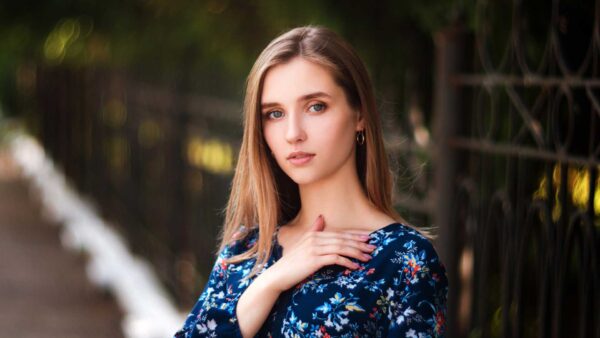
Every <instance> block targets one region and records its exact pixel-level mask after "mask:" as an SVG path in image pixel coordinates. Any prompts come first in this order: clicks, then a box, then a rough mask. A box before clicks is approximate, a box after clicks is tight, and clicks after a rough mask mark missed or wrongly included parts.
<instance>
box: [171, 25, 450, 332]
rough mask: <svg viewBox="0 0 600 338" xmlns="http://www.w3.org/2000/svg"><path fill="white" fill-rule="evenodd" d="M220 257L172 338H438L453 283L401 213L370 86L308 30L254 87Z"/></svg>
mask: <svg viewBox="0 0 600 338" xmlns="http://www.w3.org/2000/svg"><path fill="white" fill-rule="evenodd" d="M244 115H245V120H244V135H243V141H242V145H241V149H240V153H239V159H238V162H237V168H236V171H235V175H234V178H233V183H232V188H231V195H230V198H229V202H228V204H227V209H226V217H225V224H224V228H223V231H222V233H221V243H220V246H219V250H218V251H219V254H218V257H217V259H216V262H215V264H214V267H213V270H212V272H211V274H210V276H209V279H208V282H207V284H206V286H205V288H204V291H203V292H202V294H201V295H200V298H199V299H198V302H197V303H196V305H195V306H194V308H193V309H192V311H191V313H190V314H189V316H188V318H187V320H186V321H185V324H184V325H183V328H182V329H181V330H179V331H178V332H177V333H176V334H175V337H430V336H433V337H436V336H441V335H442V334H443V332H444V328H445V326H444V322H445V312H446V306H445V303H446V294H447V288H448V282H447V279H446V272H445V268H444V266H443V264H442V263H441V262H440V260H439V258H438V256H437V254H436V251H435V249H434V248H433V246H432V244H431V242H430V238H429V237H428V235H427V233H424V232H421V231H419V230H417V228H415V227H413V226H412V225H409V224H408V223H407V222H406V221H404V220H403V219H402V218H401V217H400V216H399V215H398V214H397V213H396V212H395V211H394V209H393V207H392V185H393V179H392V174H391V171H390V168H389V167H388V162H387V155H386V152H385V149H384V146H383V140H382V134H381V125H380V119H379V115H378V112H377V108H376V103H375V98H374V94H373V88H372V85H371V81H370V79H369V76H368V73H367V71H366V68H365V66H364V64H363V63H362V61H361V60H360V59H359V57H358V56H357V54H356V53H355V52H354V50H353V49H352V47H351V46H350V45H348V44H347V43H346V42H345V41H343V40H342V39H341V38H340V37H339V36H338V35H336V34H335V33H334V32H332V31H331V30H329V29H326V28H323V27H317V26H306V27H298V28H295V29H292V30H290V31H288V32H286V33H284V34H283V35H281V36H279V37H277V38H276V39H275V40H273V41H272V42H271V43H270V44H269V45H268V46H267V47H266V48H265V50H264V51H263V52H262V53H261V54H260V56H259V57H258V59H257V60H256V63H255V64H254V66H253V67H252V70H251V72H250V75H249V76H248V79H247V90H246V97H245V101H244Z"/></svg>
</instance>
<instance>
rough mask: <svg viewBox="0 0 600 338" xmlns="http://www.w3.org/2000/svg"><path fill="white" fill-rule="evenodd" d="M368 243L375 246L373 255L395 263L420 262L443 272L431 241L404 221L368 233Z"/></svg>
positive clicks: (443, 268)
mask: <svg viewBox="0 0 600 338" xmlns="http://www.w3.org/2000/svg"><path fill="white" fill-rule="evenodd" d="M370 237H371V239H370V240H369V243H370V244H373V245H376V246H377V248H376V249H375V250H374V251H373V252H372V255H373V256H380V258H384V259H386V260H389V261H390V262H391V263H397V264H402V265H405V264H417V263H418V264H422V265H426V266H428V267H429V268H431V269H436V270H439V271H438V272H439V273H444V274H445V267H444V264H443V263H442V261H441V260H440V258H439V256H438V253H437V251H436V249H435V247H434V245H433V243H432V241H431V240H430V239H429V238H427V237H425V235H423V234H422V233H420V232H419V231H417V230H416V229H414V228H412V227H411V226H408V225H406V224H404V223H399V222H397V223H392V224H390V225H387V226H385V227H383V228H381V229H379V230H376V231H374V232H372V233H371V234H370Z"/></svg>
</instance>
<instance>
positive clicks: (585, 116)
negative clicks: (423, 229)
mask: <svg viewBox="0 0 600 338" xmlns="http://www.w3.org/2000/svg"><path fill="white" fill-rule="evenodd" d="M599 25H600V2H599V1H552V2H548V3H544V2H525V1H509V2H506V3H505V2H493V1H479V2H478V3H477V12H476V20H475V22H474V31H470V30H466V29H464V27H458V26H457V27H454V28H450V29H448V30H446V31H444V32H441V33H440V34H439V35H438V36H437V37H436V39H437V41H436V43H437V53H438V55H437V66H438V75H437V88H436V90H437V92H436V105H437V109H436V112H435V115H436V116H435V117H436V120H437V121H436V130H435V133H434V137H435V139H436V143H437V145H438V147H437V153H436V154H437V155H438V156H436V157H435V159H436V162H435V171H436V187H437V189H438V193H439V194H438V195H436V201H437V203H435V204H436V208H435V214H434V215H435V221H436V224H437V225H438V226H440V235H441V238H440V242H441V243H442V245H441V249H442V250H441V251H442V256H443V259H444V261H445V262H446V264H447V266H448V271H449V277H450V282H451V284H450V298H449V322H448V325H449V335H450V336H453V337H457V336H461V337H467V336H468V337H600V275H599V273H600V271H599V266H600V265H599V257H598V253H599V250H600V237H599V233H600V192H598V189H599V188H598V187H599V183H600V182H599V178H598V177H599V176H598V170H599V168H600V157H599V154H600V122H599V121H600V29H599ZM467 31H469V32H470V33H468V34H467V33H466V32H467ZM471 32H472V34H471Z"/></svg>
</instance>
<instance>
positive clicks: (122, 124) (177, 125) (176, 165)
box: [28, 68, 242, 307]
mask: <svg viewBox="0 0 600 338" xmlns="http://www.w3.org/2000/svg"><path fill="white" fill-rule="evenodd" d="M35 74H36V75H35V76H36V81H35V82H36V86H35V95H34V99H35V103H36V107H35V108H34V109H33V110H32V114H30V115H28V121H29V125H30V126H31V127H32V129H33V130H34V131H36V133H37V136H38V137H39V139H40V140H41V141H42V143H43V145H44V147H45V149H46V150H47V151H48V153H49V154H50V156H51V157H52V158H53V159H54V160H55V161H56V163H57V165H59V166H60V167H61V169H62V170H63V171H64V172H65V174H66V176H67V177H68V179H69V180H70V181H71V182H72V183H73V184H74V185H75V186H76V187H77V188H78V189H79V191H81V192H82V193H83V194H84V195H85V196H87V197H89V199H90V200H91V201H93V202H94V203H95V204H96V205H97V207H98V209H99V210H100V211H101V213H102V214H103V216H104V217H105V218H106V219H108V220H111V221H112V222H114V223H115V225H116V226H117V227H118V229H119V230H120V231H121V232H122V233H123V234H124V235H125V237H126V238H128V240H129V243H130V245H131V246H132V248H133V250H134V252H136V253H137V254H140V255H142V256H144V257H146V258H148V259H150V261H151V262H152V264H153V265H154V266H155V267H156V269H157V271H158V273H159V275H160V277H161V279H162V280H163V282H164V283H165V285H167V286H168V287H169V289H170V290H171V291H172V292H173V294H174V295H175V296H176V297H177V299H178V301H179V303H180V304H182V306H187V307H189V306H190V305H191V303H192V302H193V301H194V299H195V295H197V294H198V293H199V291H201V290H200V288H201V287H202V286H203V285H204V282H205V278H206V276H207V275H206V271H210V268H211V265H212V262H213V261H214V252H213V251H214V248H215V241H214V239H215V238H216V235H217V230H218V228H217V225H218V224H220V222H221V221H222V217H221V216H222V215H221V214H220V211H221V208H222V207H223V206H224V204H225V202H226V198H227V195H228V192H229V183H230V179H231V173H232V171H233V168H234V165H235V163H234V160H235V156H236V153H237V149H238V147H239V140H240V136H241V135H240V133H241V130H242V129H241V114H240V109H241V106H239V105H237V104H233V103H231V102H227V101H223V100H219V99H215V98H205V97H201V96H198V95H186V94H182V93H180V92H178V91H176V90H170V89H161V88H156V87H152V86H148V85H144V84H143V83H136V82H133V81H131V80H129V79H128V78H127V77H126V76H123V75H122V74H119V73H118V72H111V71H99V70H76V69H71V68H38V69H37V70H36V71H35Z"/></svg>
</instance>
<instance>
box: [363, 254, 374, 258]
mask: <svg viewBox="0 0 600 338" xmlns="http://www.w3.org/2000/svg"><path fill="white" fill-rule="evenodd" d="M363 256H364V257H365V258H367V259H371V258H373V256H371V255H367V254H363Z"/></svg>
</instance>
